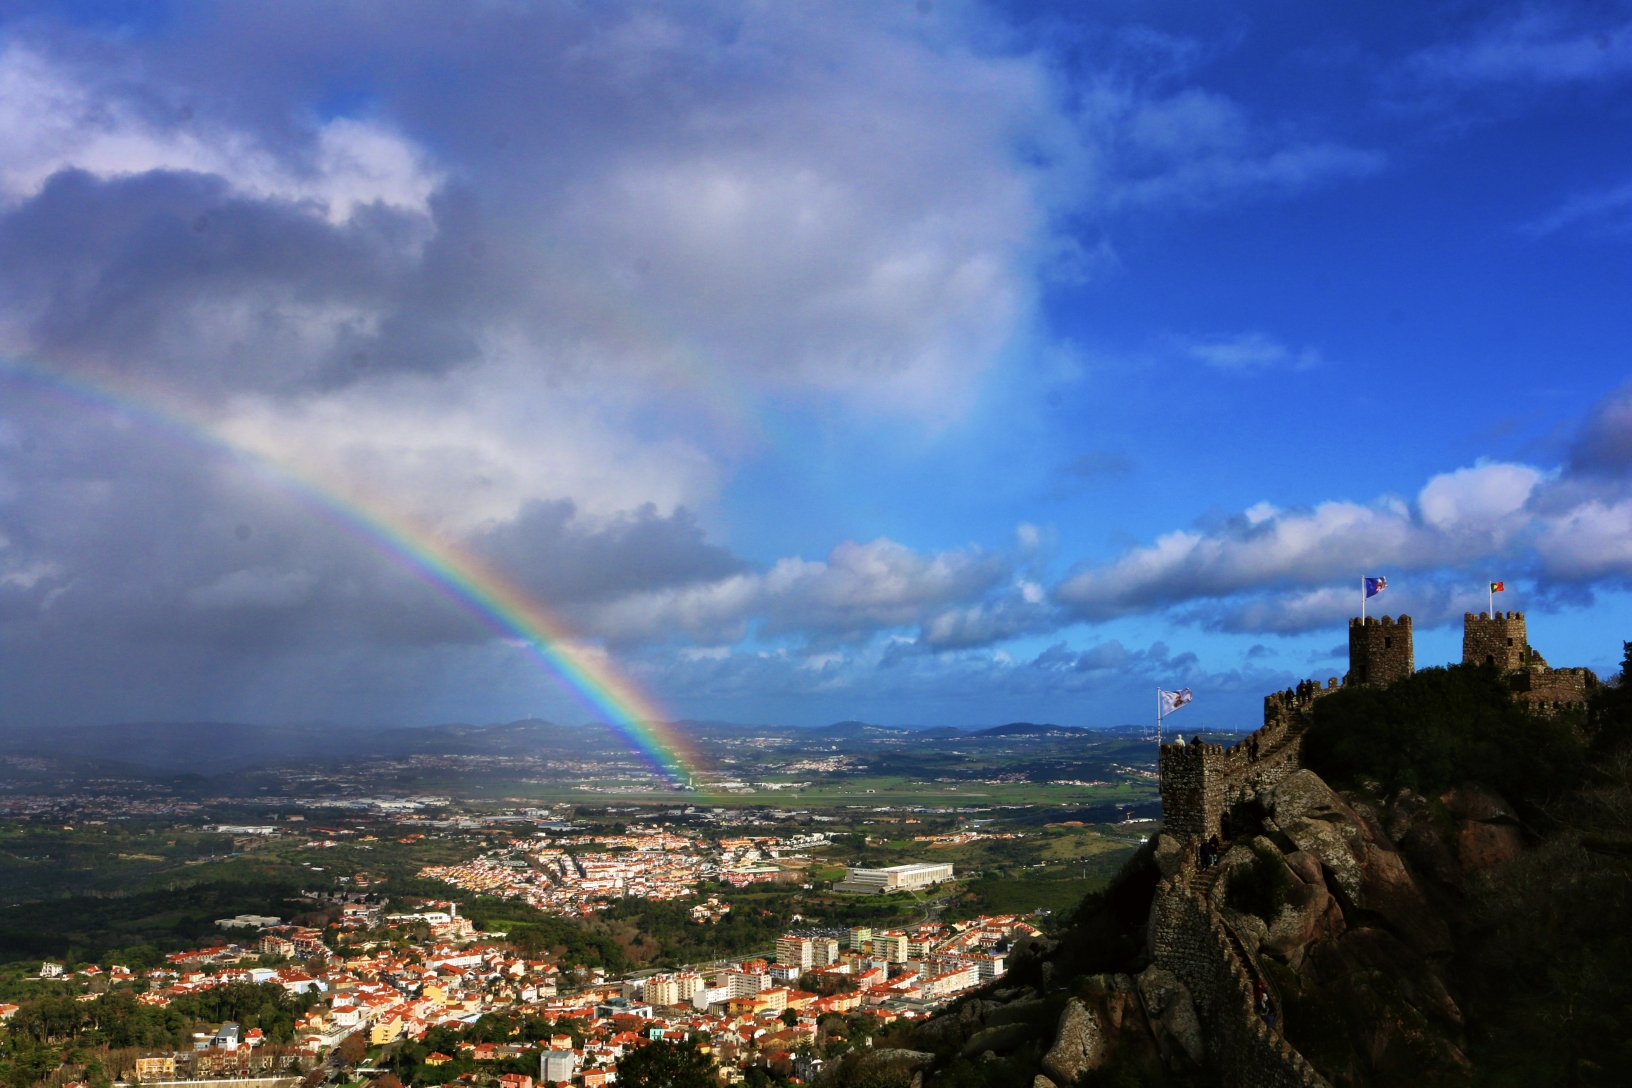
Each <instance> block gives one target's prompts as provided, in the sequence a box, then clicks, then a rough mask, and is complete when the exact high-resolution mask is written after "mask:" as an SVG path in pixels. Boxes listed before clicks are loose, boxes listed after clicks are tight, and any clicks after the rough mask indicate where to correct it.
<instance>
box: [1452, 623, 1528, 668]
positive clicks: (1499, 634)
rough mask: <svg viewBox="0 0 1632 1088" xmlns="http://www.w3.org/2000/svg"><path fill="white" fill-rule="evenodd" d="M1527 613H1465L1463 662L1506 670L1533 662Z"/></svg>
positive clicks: (1522, 666)
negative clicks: (1526, 619)
mask: <svg viewBox="0 0 1632 1088" xmlns="http://www.w3.org/2000/svg"><path fill="white" fill-rule="evenodd" d="M1529 657H1530V641H1529V637H1528V635H1527V633H1526V631H1525V622H1524V613H1523V612H1505V613H1504V612H1497V613H1494V614H1492V613H1489V612H1481V613H1479V614H1478V615H1474V614H1473V613H1472V612H1464V613H1462V663H1463V664H1464V665H1495V666H1496V667H1497V668H1499V669H1501V670H1502V671H1503V672H1509V671H1511V670H1513V669H1522V668H1524V667H1525V665H1527V664H1529Z"/></svg>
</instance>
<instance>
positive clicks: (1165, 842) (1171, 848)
mask: <svg viewBox="0 0 1632 1088" xmlns="http://www.w3.org/2000/svg"><path fill="white" fill-rule="evenodd" d="M1183 858H1184V847H1183V846H1182V845H1181V844H1180V843H1179V840H1178V839H1175V838H1174V837H1173V836H1172V835H1157V836H1156V849H1155V851H1154V852H1153V853H1152V854H1151V860H1152V861H1154V862H1155V863H1156V871H1157V872H1159V873H1161V874H1162V878H1163V879H1164V880H1165V879H1166V878H1168V877H1170V876H1172V875H1173V874H1174V873H1176V872H1178V871H1179V863H1180V862H1181V861H1182V860H1183Z"/></svg>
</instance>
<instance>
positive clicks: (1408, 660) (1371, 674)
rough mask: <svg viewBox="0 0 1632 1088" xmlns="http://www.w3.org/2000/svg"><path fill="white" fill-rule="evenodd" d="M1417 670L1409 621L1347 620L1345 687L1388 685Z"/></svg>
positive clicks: (1369, 617)
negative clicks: (1347, 643) (1348, 685)
mask: <svg viewBox="0 0 1632 1088" xmlns="http://www.w3.org/2000/svg"><path fill="white" fill-rule="evenodd" d="M1416 669H1417V657H1416V650H1415V649H1414V648H1413V647H1412V645H1411V617H1410V616H1401V617H1400V618H1399V621H1398V622H1395V621H1394V620H1393V619H1392V618H1391V617H1388V616H1384V617H1383V618H1382V619H1380V620H1379V619H1377V617H1375V616H1367V617H1366V618H1365V619H1363V620H1362V619H1361V618H1360V617H1358V616H1355V617H1354V618H1352V619H1350V620H1349V675H1348V676H1347V677H1345V678H1344V681H1343V682H1344V683H1346V684H1379V685H1381V684H1391V683H1393V682H1394V681H1395V680H1398V679H1400V678H1401V677H1402V676H1410V675H1411V674H1412V673H1413V672H1415V671H1416Z"/></svg>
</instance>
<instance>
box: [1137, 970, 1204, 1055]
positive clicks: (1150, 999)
mask: <svg viewBox="0 0 1632 1088" xmlns="http://www.w3.org/2000/svg"><path fill="white" fill-rule="evenodd" d="M1138 987H1139V1000H1140V1001H1142V1002H1143V1003H1144V1007H1145V1016H1146V1017H1147V1018H1148V1019H1149V1020H1150V1026H1151V1028H1152V1029H1153V1030H1154V1031H1155V1034H1156V1041H1157V1043H1158V1045H1159V1046H1160V1047H1161V1053H1162V1061H1163V1062H1164V1063H1165V1064H1167V1065H1168V1066H1169V1067H1171V1066H1173V1065H1175V1064H1177V1061H1178V1058H1179V1056H1180V1055H1183V1059H1184V1061H1186V1062H1189V1063H1190V1064H1191V1065H1194V1066H1197V1067H1199V1066H1200V1065H1201V1064H1202V1062H1203V1061H1205V1060H1206V1046H1205V1044H1204V1043H1203V1042H1202V1038H1201V1021H1200V1020H1198V1019H1197V1018H1196V1005H1195V1002H1194V1001H1193V1000H1192V999H1191V997H1190V991H1189V990H1187V989H1186V988H1185V985H1184V983H1182V982H1180V981H1179V979H1178V976H1177V975H1175V974H1173V972H1172V971H1164V970H1163V969H1162V968H1160V967H1157V966H1156V965H1154V964H1152V965H1151V966H1149V967H1147V968H1145V969H1144V971H1143V972H1141V973H1140V975H1139V979H1138Z"/></svg>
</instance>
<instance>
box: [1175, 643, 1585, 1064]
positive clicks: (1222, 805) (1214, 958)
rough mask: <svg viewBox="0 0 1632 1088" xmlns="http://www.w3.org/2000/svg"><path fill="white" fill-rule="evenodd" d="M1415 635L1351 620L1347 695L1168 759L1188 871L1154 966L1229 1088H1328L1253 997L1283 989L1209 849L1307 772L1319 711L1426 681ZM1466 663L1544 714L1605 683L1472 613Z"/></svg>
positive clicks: (1309, 700) (1306, 689) (1304, 689)
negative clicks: (1182, 997)
mask: <svg viewBox="0 0 1632 1088" xmlns="http://www.w3.org/2000/svg"><path fill="white" fill-rule="evenodd" d="M1411 634H1412V628H1411V617H1410V616H1400V617H1399V618H1398V619H1397V620H1396V619H1394V618H1391V617H1389V616H1383V617H1382V618H1381V619H1378V618H1375V617H1370V618H1366V619H1363V620H1362V619H1360V618H1358V617H1357V618H1354V619H1351V620H1350V621H1349V671H1348V673H1347V675H1345V676H1344V677H1343V680H1342V682H1341V684H1340V683H1339V681H1338V679H1337V677H1335V676H1334V677H1331V678H1329V679H1328V680H1327V681H1326V683H1325V685H1324V686H1322V685H1321V684H1320V683H1319V682H1318V681H1314V680H1306V681H1304V682H1302V683H1300V684H1298V685H1297V686H1296V687H1293V688H1288V689H1286V690H1285V691H1278V692H1275V693H1274V694H1272V695H1268V696H1266V697H1265V698H1264V724H1263V727H1262V728H1260V729H1259V730H1257V731H1256V732H1255V733H1253V734H1252V735H1251V736H1249V737H1247V738H1246V739H1245V740H1242V741H1240V742H1238V743H1236V744H1234V745H1231V746H1229V747H1225V746H1223V745H1220V744H1209V743H1206V742H1204V741H1202V740H1201V739H1200V738H1199V737H1196V738H1192V739H1191V740H1190V741H1189V742H1188V743H1186V742H1185V741H1184V740H1183V739H1182V738H1180V739H1179V740H1177V741H1176V742H1174V743H1172V744H1169V745H1164V746H1163V747H1162V749H1161V753H1160V756H1159V766H1158V769H1159V773H1160V779H1161V796H1162V818H1163V824H1164V827H1163V834H1164V835H1166V836H1170V837H1171V838H1172V839H1174V840H1177V841H1178V842H1179V843H1182V844H1184V847H1183V853H1182V855H1181V861H1180V863H1179V864H1178V867H1177V870H1176V871H1174V872H1171V873H1165V874H1164V875H1165V878H1164V879H1163V880H1162V881H1161V883H1160V884H1159V886H1158V889H1157V894H1156V899H1155V902H1154V904H1153V906H1152V910H1151V922H1150V933H1149V939H1150V952H1151V958H1152V960H1153V961H1154V962H1155V964H1156V965H1157V966H1159V967H1162V968H1164V969H1166V970H1170V971H1172V972H1173V973H1174V974H1175V975H1176V976H1178V978H1179V979H1180V980H1181V981H1182V982H1183V983H1184V984H1185V985H1186V986H1187V987H1188V988H1189V990H1190V992H1191V994H1192V996H1193V998H1194V1001H1195V1007H1196V1012H1197V1014H1198V1016H1199V1017H1200V1018H1201V1020H1202V1023H1203V1025H1204V1026H1205V1027H1206V1028H1207V1033H1206V1034H1207V1039H1208V1046H1209V1050H1210V1051H1211V1055H1210V1056H1211V1058H1212V1060H1213V1064H1214V1065H1215V1066H1216V1067H1217V1068H1218V1070H1219V1071H1220V1072H1221V1073H1223V1074H1224V1077H1225V1082H1226V1084H1230V1085H1252V1086H1255V1088H1256V1086H1260V1085H1286V1086H1297V1088H1318V1086H1323V1085H1325V1084H1326V1081H1325V1080H1324V1079H1322V1078H1321V1077H1320V1076H1319V1074H1318V1073H1316V1072H1315V1070H1314V1069H1313V1067H1311V1066H1310V1065H1309V1063H1308V1062H1307V1061H1306V1060H1305V1059H1304V1058H1303V1056H1302V1055H1300V1054H1299V1053H1298V1052H1297V1051H1296V1049H1295V1048H1293V1047H1292V1045H1291V1044H1290V1043H1289V1042H1287V1041H1286V1039H1285V1037H1284V1036H1283V1035H1282V1034H1281V1033H1280V1032H1279V1031H1278V1030H1277V1029H1275V1028H1273V1027H1270V1026H1269V1025H1268V1024H1267V1023H1266V1022H1265V1021H1264V1020H1263V1019H1262V1018H1261V1017H1260V1016H1259V1015H1258V1013H1257V1011H1256V1009H1255V1008H1254V1002H1253V992H1254V986H1255V985H1257V986H1261V987H1263V988H1264V989H1266V990H1268V991H1270V992H1273V989H1274V988H1273V986H1272V985H1270V983H1269V979H1268V978H1267V976H1266V975H1265V974H1264V973H1263V971H1262V970H1261V968H1260V967H1259V965H1258V963H1257V961H1256V958H1255V956H1254V955H1253V954H1252V953H1251V952H1249V950H1248V949H1249V944H1248V942H1246V941H1244V940H1243V939H1242V937H1241V934H1239V933H1237V932H1235V931H1234V928H1233V926H1232V925H1231V923H1230V922H1229V921H1228V920H1227V918H1226V914H1225V909H1224V908H1225V902H1224V897H1225V894H1226V891H1227V887H1226V883H1225V882H1224V881H1222V880H1219V879H1218V878H1217V872H1216V870H1213V871H1211V872H1208V871H1203V870H1200V869H1199V868H1198V866H1197V865H1196V862H1195V858H1196V854H1197V850H1198V848H1199V845H1200V844H1201V843H1202V842H1203V841H1205V840H1207V839H1209V838H1211V837H1212V836H1214V835H1217V834H1219V833H1220V823H1221V820H1222V819H1223V818H1224V817H1225V814H1226V813H1232V812H1233V813H1235V814H1236V815H1237V817H1238V818H1239V817H1245V818H1246V819H1247V820H1248V822H1250V816H1249V815H1248V814H1249V813H1250V812H1251V810H1252V809H1253V808H1254V806H1255V805H1256V804H1257V802H1258V799H1260V798H1262V797H1265V796H1267V795H1268V793H1269V791H1270V790H1271V789H1272V788H1273V787H1274V786H1275V785H1276V783H1278V782H1280V781H1281V780H1282V779H1284V778H1286V777H1288V776H1290V775H1292V774H1293V773H1295V772H1297V771H1298V770H1299V769H1300V768H1301V765H1302V761H1301V753H1302V746H1303V735H1304V732H1305V730H1306V729H1307V728H1308V726H1309V724H1310V721H1311V716H1310V713H1309V712H1310V709H1311V708H1312V707H1313V705H1314V703H1315V701H1316V700H1317V699H1320V698H1323V697H1324V696H1327V695H1330V694H1331V693H1332V692H1334V691H1337V690H1339V688H1340V687H1347V686H1350V685H1366V686H1376V687H1381V686H1386V685H1388V684H1390V683H1392V682H1393V681H1395V680H1398V679H1400V678H1402V677H1406V676H1410V675H1411V674H1412V673H1413V672H1414V671H1415V669H1416V659H1415V651H1414V648H1413V645H1412V637H1411ZM1462 662H1463V663H1464V664H1473V665H1493V666H1495V667H1496V668H1498V669H1500V670H1501V672H1502V675H1503V678H1504V679H1506V681H1507V682H1508V684H1509V685H1510V686H1511V687H1512V689H1513V697H1514V698H1515V699H1517V700H1520V701H1522V702H1525V703H1528V704H1530V706H1531V708H1532V709H1533V710H1534V711H1535V712H1537V713H1541V714H1553V713H1556V712H1557V711H1558V710H1559V709H1561V708H1564V707H1568V706H1573V705H1577V704H1580V703H1583V702H1585V700H1586V699H1587V697H1588V695H1590V694H1591V692H1592V690H1593V689H1594V688H1596V687H1597V686H1598V683H1599V681H1598V678H1597V676H1595V675H1594V674H1593V673H1592V671H1591V670H1590V669H1584V668H1562V669H1555V668H1552V667H1550V666H1549V665H1548V664H1547V662H1546V659H1544V658H1543V657H1542V656H1541V654H1539V653H1537V652H1536V650H1535V649H1534V647H1532V646H1531V645H1530V643H1529V640H1528V636H1527V633H1526V630H1525V619H1524V613H1523V612H1507V613H1501V612H1498V613H1495V614H1494V615H1491V614H1488V613H1484V612H1481V613H1479V614H1477V615H1475V614H1474V613H1472V612H1469V613H1466V614H1465V615H1464V616H1463V627H1462ZM1276 1003H1277V1004H1278V1001H1277V1002H1276Z"/></svg>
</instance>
